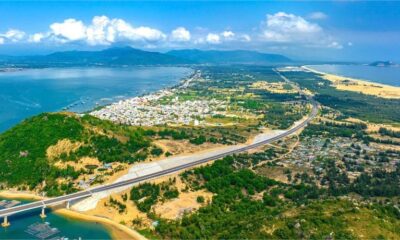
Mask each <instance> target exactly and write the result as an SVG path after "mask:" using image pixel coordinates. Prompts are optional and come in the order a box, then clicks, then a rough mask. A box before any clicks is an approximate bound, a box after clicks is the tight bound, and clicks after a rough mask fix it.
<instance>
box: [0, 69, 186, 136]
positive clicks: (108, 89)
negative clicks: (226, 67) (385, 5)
mask: <svg viewBox="0 0 400 240" xmlns="http://www.w3.org/2000/svg"><path fill="white" fill-rule="evenodd" d="M191 72H192V70H191V69H189V68H181V67H130V68H49V69H27V70H23V71H18V72H2V73H0V102H1V104H0V132H2V131H4V130H6V129H8V128H10V127H11V126H13V125H15V124H16V123H18V122H20V121H22V120H23V119H25V118H27V117H30V116H33V115H36V114H39V113H42V112H50V111H60V110H69V111H76V112H82V111H87V110H90V109H92V108H94V107H96V106H98V105H105V104H109V103H111V102H114V101H117V100H118V99H123V98H127V97H131V96H137V95H141V94H144V93H148V92H152V91H156V90H159V89H161V88H164V87H166V86H172V85H174V84H176V83H178V82H179V80H181V78H183V77H184V76H186V75H189V74H190V73H191Z"/></svg>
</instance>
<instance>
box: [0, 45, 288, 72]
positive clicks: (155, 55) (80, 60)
mask: <svg viewBox="0 0 400 240" xmlns="http://www.w3.org/2000/svg"><path fill="white" fill-rule="evenodd" d="M290 61H291V60H290V59H289V58H287V57H285V56H283V55H279V54H266V53H260V52H255V51H243V50H236V51H201V50H175V51H170V52H167V53H160V52H149V51H143V50H139V49H135V48H131V47H118V48H109V49H105V50H102V51H65V52H55V53H52V54H49V55H37V56H19V57H15V56H0V64H2V65H15V66H17V67H24V66H32V67H35V66H36V67H38V66H42V67H45V66H124V65H179V64H206V63H210V64H237V63H258V64H273V63H285V62H290Z"/></svg>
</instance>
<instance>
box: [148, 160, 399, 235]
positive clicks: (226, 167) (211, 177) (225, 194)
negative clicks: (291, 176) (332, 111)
mask: <svg viewBox="0 0 400 240" xmlns="http://www.w3.org/2000/svg"><path fill="white" fill-rule="evenodd" d="M237 157H238V156H233V157H226V158H224V159H223V160H220V161H216V162H215V163H213V164H212V165H210V166H206V167H200V168H197V169H194V170H191V171H187V172H185V173H183V174H182V178H183V179H185V182H186V183H187V184H189V185H190V186H191V188H193V189H194V190H195V189H200V188H206V189H207V190H208V191H210V192H213V193H214V194H215V195H214V197H213V200H212V202H211V203H210V204H209V205H207V206H205V207H202V208H200V209H199V210H198V211H197V212H196V213H193V214H190V215H185V216H184V217H183V218H182V219H180V220H176V221H169V220H165V219H159V224H158V225H157V227H156V232H155V233H156V234H157V235H159V236H160V237H162V238H168V239H175V238H179V239H203V238H223V239H237V238H239V239H242V238H246V239H247V238H251V239H261V238H264V239H265V238H267V239H298V238H305V239H325V238H329V237H335V238H337V239H355V238H356V237H357V235H356V234H355V233H354V232H352V231H350V228H352V227H353V226H354V228H355V229H356V228H357V225H356V222H354V220H353V218H357V217H358V218H362V220H361V221H370V220H369V219H373V218H374V216H375V220H374V225H373V226H374V228H377V229H378V230H377V231H376V232H371V233H370V235H369V237H382V236H381V235H382V234H385V235H386V236H393V235H396V234H397V235H398V234H400V232H399V231H398V229H399V227H400V213H399V212H398V211H396V209H395V207H393V205H390V204H388V205H386V206H379V205H376V204H372V203H371V204H365V205H363V206H358V207H357V205H355V204H353V203H352V202H351V201H347V200H340V199H338V198H336V197H335V196H337V195H341V194H344V192H341V191H338V190H335V191H334V189H336V188H335V187H334V185H335V184H333V183H334V182H337V181H340V182H341V183H342V186H345V181H343V180H339V179H341V177H338V176H339V175H340V174H339V175H337V171H335V170H334V169H333V170H332V169H330V168H329V167H327V171H330V172H333V173H330V174H328V175H327V176H328V177H329V181H331V182H332V183H331V184H330V185H331V186H330V187H328V188H327V189H326V188H319V187H317V186H316V185H314V184H312V183H310V181H309V178H308V177H307V176H304V177H301V179H302V181H301V183H299V184H289V185H288V184H283V183H279V182H276V181H274V180H271V179H268V178H266V177H263V176H260V175H257V174H255V173H254V172H252V171H249V170H247V169H244V168H242V167H239V168H237V167H235V166H238V164H237V161H239V162H243V161H244V159H246V158H247V159H248V161H252V157H253V155H252V154H250V155H241V156H240V159H239V160H238V158H237ZM240 166H243V165H240ZM330 166H331V165H330ZM331 167H332V166H331ZM397 174H398V173H397ZM373 175H374V176H375V175H376V174H375V173H374V174H373ZM378 175H379V174H378ZM388 175H390V176H388ZM394 175H395V174H394V173H393V174H390V173H385V174H383V175H380V177H378V178H379V179H381V178H383V179H386V180H382V181H378V182H379V183H372V182H371V181H370V180H369V179H371V178H372V175H368V176H369V177H366V176H364V175H363V176H360V178H359V179H357V180H356V181H355V182H354V184H351V185H348V186H347V187H348V192H357V193H359V194H361V195H362V196H365V197H370V196H385V197H390V196H393V194H398V193H397V192H396V193H395V192H394V191H397V190H394V191H390V190H389V188H391V187H394V186H395V185H396V184H397V185H398V184H399V182H398V177H397V178H396V179H393V177H394ZM362 179H364V180H362ZM393 180H394V181H393ZM361 182H362V184H361ZM389 182H391V185H389V186H388V187H387V188H386V187H385V188H384V189H387V190H388V191H381V192H380V193H377V192H376V191H374V190H373V189H374V186H376V190H378V188H379V186H380V187H382V186H383V185H382V184H384V183H385V184H387V183H389ZM347 183H348V182H347ZM371 184H372V185H371ZM395 189H398V187H396V188H395ZM260 196H261V197H260ZM282 196H284V197H283V198H282ZM388 219H390V220H389V221H390V222H388V221H387V220H388ZM332 234H333V235H332Z"/></svg>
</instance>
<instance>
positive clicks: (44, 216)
mask: <svg viewBox="0 0 400 240" xmlns="http://www.w3.org/2000/svg"><path fill="white" fill-rule="evenodd" d="M45 209H46V207H42V212H41V213H40V217H41V218H46V217H47V216H46V212H45Z"/></svg>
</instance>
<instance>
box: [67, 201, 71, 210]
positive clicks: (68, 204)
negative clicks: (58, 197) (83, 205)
mask: <svg viewBox="0 0 400 240" xmlns="http://www.w3.org/2000/svg"><path fill="white" fill-rule="evenodd" d="M70 207H71V202H70V201H67V209H70Z"/></svg>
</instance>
